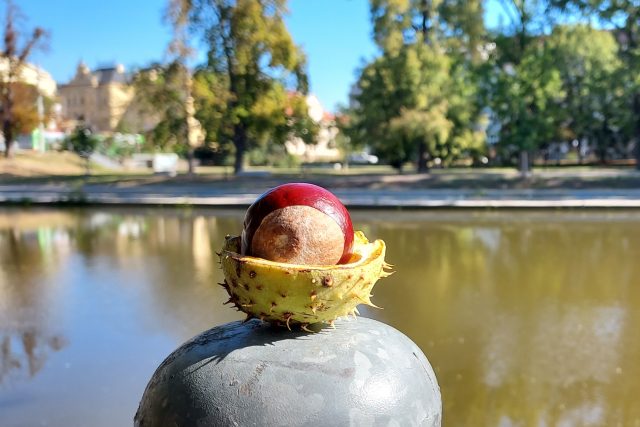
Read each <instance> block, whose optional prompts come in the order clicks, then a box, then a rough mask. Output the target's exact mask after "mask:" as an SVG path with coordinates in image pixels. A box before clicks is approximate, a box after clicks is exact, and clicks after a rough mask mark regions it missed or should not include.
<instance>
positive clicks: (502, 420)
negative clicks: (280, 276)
mask: <svg viewBox="0 0 640 427" xmlns="http://www.w3.org/2000/svg"><path fill="white" fill-rule="evenodd" d="M352 214H353V219H354V223H355V225H356V226H357V228H359V229H362V230H364V231H365V232H366V234H367V235H368V236H369V237H370V238H381V239H384V240H385V241H386V243H387V246H388V260H389V262H391V263H392V264H394V265H395V270H396V273H395V274H394V275H392V276H391V277H389V278H386V279H383V280H381V281H380V282H379V283H378V284H377V285H376V288H375V289H374V294H375V296H374V298H373V301H374V303H375V304H377V305H379V306H381V307H383V308H384V309H383V310H375V309H361V310H360V311H361V313H362V314H363V315H364V316H367V317H373V318H376V319H379V320H382V321H384V322H387V323H389V324H390V325H392V326H394V327H396V328H398V329H399V330H401V331H402V332H404V333H405V334H406V335H408V336H409V337H410V338H411V339H413V340H414V341H415V342H416V343H417V344H418V345H419V346H420V347H421V348H422V350H423V351H424V353H425V354H426V355H427V357H428V358H429V359H430V361H431V363H432V365H433V367H434V369H435V371H436V374H437V376H438V380H439V383H440V386H441V389H442V396H443V401H444V425H447V426H505V427H506V426H596V425H597V426H601V425H606V426H615V425H621V426H638V425H640V405H638V403H637V396H639V395H640V380H639V379H640V363H638V361H639V360H640V262H638V260H639V259H640V212H619V211H616V212H593V211H589V212H568V213H567V212H562V213H559V212H551V211H549V212H547V211H537V212H531V213H525V212H522V211H507V212H499V213H497V212H493V213H492V212H484V213H481V212H447V211H436V212H423V211H413V212H400V211H398V212H392V211H354V212H353V213H352ZM242 216H243V212H241V211H236V210H222V211H214V210H190V209H182V210H173V209H169V210H168V209H165V210H161V209H154V210H151V209H150V210H133V209H131V210H37V209H28V210H25V209H4V210H0V426H3V427H18V426H20V427H32V426H40V425H43V426H87V425H91V426H96V427H100V426H125V425H131V423H132V418H133V415H134V413H135V410H136V408H137V405H138V402H139V399H140V397H141V395H142V392H143V390H144V387H145V385H146V383H147V381H148V380H149V378H150V377H151V375H152V373H153V371H154V370H155V368H156V367H157V366H158V364H159V363H160V362H161V361H162V360H163V359H164V357H166V356H167V355H168V354H169V353H170V352H171V351H172V350H173V349H174V348H176V347H177V346H178V345H180V344H181V343H182V342H184V341H185V340H187V339H189V338H190V337H192V336H193V335H196V334H198V333H199V332H201V331H203V330H206V329H208V328H211V327H212V326H215V325H218V324H221V323H224V322H229V321H232V320H237V319H240V318H241V317H240V316H239V315H238V314H237V313H236V312H235V311H233V310H231V309H229V308H228V306H223V305H222V302H224V301H225V300H226V295H225V293H224V290H223V289H222V288H220V287H219V286H216V285H215V284H216V283H217V282H219V281H221V279H222V275H221V271H220V270H219V268H218V263H217V256H216V254H215V252H216V251H217V250H219V247H220V246H221V244H222V241H223V239H224V236H225V235H226V234H228V233H231V234H236V233H238V232H239V231H240V227H241V221H242Z"/></svg>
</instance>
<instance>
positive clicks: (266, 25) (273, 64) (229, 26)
mask: <svg viewBox="0 0 640 427" xmlns="http://www.w3.org/2000/svg"><path fill="white" fill-rule="evenodd" d="M285 13H286V1H285V0H264V1H255V0H213V1H212V0H193V1H191V2H190V4H189V22H190V28H191V30H192V31H193V32H194V33H196V34H200V35H201V37H202V39H203V40H204V42H205V43H206V46H207V63H206V64H205V65H204V66H203V67H202V68H203V69H206V70H208V71H210V72H212V73H213V74H215V75H216V78H217V79H218V80H217V81H218V82H219V83H220V85H221V89H223V90H222V91H221V93H220V96H222V99H224V101H225V109H224V114H223V115H222V117H220V118H219V119H220V120H221V121H223V122H224V124H223V125H218V126H217V129H218V134H217V135H210V136H209V137H210V138H215V139H217V140H218V141H219V142H220V143H223V144H224V143H226V141H231V143H232V144H233V147H234V150H235V160H234V171H235V172H236V173H238V172H241V171H242V170H243V168H244V163H245V154H246V152H247V151H248V150H249V149H251V148H253V147H256V146H262V147H264V146H266V144H269V143H284V142H285V141H286V140H287V138H289V137H290V135H292V134H295V135H299V136H301V137H302V138H303V139H305V140H306V141H313V139H314V136H315V133H316V129H315V127H314V126H313V125H312V122H311V120H310V119H309V118H308V114H307V106H306V101H305V97H304V96H305V94H306V93H307V89H308V84H307V77H306V74H305V57H304V55H303V53H302V52H301V50H300V49H299V48H298V47H297V46H296V45H295V44H294V42H293V40H292V38H291V35H290V34H289V32H288V30H287V28H286V26H285V23H284V19H283V15H284V14H285Z"/></svg>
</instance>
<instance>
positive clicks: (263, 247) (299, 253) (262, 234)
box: [251, 206, 345, 265]
mask: <svg viewBox="0 0 640 427" xmlns="http://www.w3.org/2000/svg"><path fill="white" fill-rule="evenodd" d="M344 239H345V237H344V234H343V232H342V229H341V228H340V226H339V225H338V224H337V223H336V222H335V221H334V220H333V219H332V218H331V217H330V216H328V215H326V214H325V213H323V212H321V211H319V210H318V209H315V208H312V207H310V206H287V207H285V208H281V209H276V210H275V211H273V212H271V213H270V214H268V215H267V216H265V217H264V219H263V220H262V222H261V223H260V226H259V227H258V229H257V230H256V232H255V233H254V236H253V241H252V242H251V253H252V254H253V256H256V257H260V258H265V259H269V260H272V261H276V262H285V263H289V264H315V265H329V264H337V263H338V261H339V260H340V258H341V257H342V252H343V247H344Z"/></svg>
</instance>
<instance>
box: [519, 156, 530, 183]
mask: <svg viewBox="0 0 640 427" xmlns="http://www.w3.org/2000/svg"><path fill="white" fill-rule="evenodd" d="M518 169H519V170H520V175H522V177H523V178H527V177H528V176H529V174H530V173H531V168H530V167H529V152H528V151H527V150H520V159H519V162H518Z"/></svg>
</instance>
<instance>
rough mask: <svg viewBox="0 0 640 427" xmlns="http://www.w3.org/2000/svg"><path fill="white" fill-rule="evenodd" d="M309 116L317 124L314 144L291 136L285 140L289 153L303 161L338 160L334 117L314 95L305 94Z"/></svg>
mask: <svg viewBox="0 0 640 427" xmlns="http://www.w3.org/2000/svg"><path fill="white" fill-rule="evenodd" d="M307 107H308V108H309V117H310V118H311V120H313V121H314V122H316V123H317V124H318V125H319V129H318V136H317V139H316V143H315V144H306V143H305V142H304V141H303V140H302V138H298V137H293V138H291V139H290V140H289V141H287V142H285V148H286V150H287V152H288V153H289V154H292V155H294V156H297V157H299V158H300V159H302V161H303V162H310V163H311V162H339V161H341V153H340V150H339V149H338V147H337V145H336V136H337V135H338V128H337V127H336V125H335V117H334V116H333V114H331V113H329V112H327V111H325V110H324V108H323V107H322V104H320V101H319V100H318V98H317V97H316V96H315V95H309V96H307Z"/></svg>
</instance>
